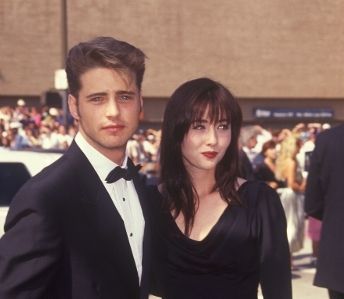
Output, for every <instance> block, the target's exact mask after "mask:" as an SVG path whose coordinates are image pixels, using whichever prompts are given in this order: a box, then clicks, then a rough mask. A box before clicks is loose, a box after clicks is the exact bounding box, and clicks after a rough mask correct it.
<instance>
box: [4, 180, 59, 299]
mask: <svg viewBox="0 0 344 299" xmlns="http://www.w3.org/2000/svg"><path fill="white" fill-rule="evenodd" d="M48 206H49V198H48V197H47V195H45V194H44V191H42V190H37V188H34V186H33V185H32V184H30V183H29V184H27V185H26V186H24V188H23V189H22V190H21V191H19V193H18V194H17V195H16V197H15V198H14V200H13V202H12V204H11V207H10V210H9V213H8V216H7V219H6V224H5V234H4V235H3V237H2V238H1V239H0V298H1V299H27V298H30V299H35V298H44V293H45V292H46V290H47V288H48V286H49V283H50V282H51V281H52V279H53V276H54V273H55V271H56V264H57V263H56V262H57V260H58V258H59V251H60V245H61V240H60V238H59V237H58V236H59V234H58V232H57V226H56V223H54V216H53V215H52V214H51V212H49V209H50V208H48Z"/></svg>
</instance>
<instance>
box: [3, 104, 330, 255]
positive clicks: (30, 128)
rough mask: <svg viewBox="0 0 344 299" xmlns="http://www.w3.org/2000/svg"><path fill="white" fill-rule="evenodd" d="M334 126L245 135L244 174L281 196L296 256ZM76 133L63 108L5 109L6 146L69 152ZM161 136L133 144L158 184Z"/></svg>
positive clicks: (315, 227) (251, 129)
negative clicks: (317, 148) (321, 142)
mask: <svg viewBox="0 0 344 299" xmlns="http://www.w3.org/2000/svg"><path fill="white" fill-rule="evenodd" d="M329 127H330V125H329V124H320V123H310V124H303V123H300V124H298V125H296V126H295V127H294V128H292V129H281V130H268V129H265V128H263V127H261V126H259V125H250V126H244V127H243V128H242V131H241V153H242V155H241V158H242V166H243V176H244V177H245V178H247V179H258V180H262V181H265V182H266V183H267V184H268V185H270V187H272V188H274V189H276V191H277V193H278V194H279V195H280V198H281V202H282V205H283V207H284V210H285V214H286V217H287V222H288V240H289V246H290V250H291V253H293V252H296V251H298V250H300V249H301V248H302V247H303V238H304V232H305V229H306V228H305V215H304V210H303V205H304V191H305V184H306V177H307V170H308V167H309V159H310V155H311V152H312V150H313V148H314V143H315V138H316V135H317V134H318V133H320V132H321V131H323V130H326V129H327V128H329ZM76 131H77V124H76V123H75V122H73V120H72V119H68V118H67V119H66V118H65V117H64V116H63V111H62V109H57V108H49V107H46V106H43V107H41V108H37V107H28V106H26V105H25V102H24V101H23V100H18V102H17V105H16V106H15V107H8V106H6V107H0V136H1V138H0V147H7V148H10V149H13V150H23V149H39V150H61V151H63V150H65V149H67V148H68V147H69V146H70V144H71V142H72V141H73V138H74V136H75V133H76ZM160 134H161V131H160V130H154V129H147V130H142V129H141V130H139V131H138V132H137V133H136V134H134V136H133V137H132V138H131V139H130V140H129V142H128V145H127V154H128V156H129V157H131V158H132V160H133V161H134V163H136V164H141V165H142V166H143V168H142V172H144V173H145V174H146V175H147V177H148V178H151V179H153V180H152V181H153V182H154V181H155V179H156V177H157V175H158V172H159V169H158V166H157V165H158V163H157V161H158V159H159V144H160ZM245 164H246V165H245ZM247 164H249V165H247ZM308 222H309V225H308V227H307V230H308V234H309V237H310V238H311V240H312V242H313V255H314V261H315V259H316V255H317V247H318V242H319V239H320V230H321V223H320V222H319V221H318V220H316V219H313V218H310V219H309V221H308Z"/></svg>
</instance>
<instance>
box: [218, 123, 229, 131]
mask: <svg viewBox="0 0 344 299" xmlns="http://www.w3.org/2000/svg"><path fill="white" fill-rule="evenodd" d="M218 128H219V129H221V130H228V129H229V125H228V124H219V126H218Z"/></svg>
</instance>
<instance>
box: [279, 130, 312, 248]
mask: <svg viewBox="0 0 344 299" xmlns="http://www.w3.org/2000/svg"><path fill="white" fill-rule="evenodd" d="M300 146H301V142H300V140H299V139H297V138H296V137H295V136H293V135H290V136H288V137H286V138H285V139H284V140H283V141H282V142H281V144H280V150H279V152H278V156H277V159H276V168H275V170H276V171H275V175H276V178H277V179H278V180H279V181H282V182H284V184H285V186H286V187H285V188H279V189H278V193H279V194H280V198H281V202H282V205H283V208H284V212H285V215H286V217H287V234H288V241H289V248H290V252H291V253H294V252H297V251H299V250H300V249H302V248H303V241H304V225H305V215H304V209H303V204H304V191H305V185H306V182H305V180H304V178H303V176H302V171H301V169H300V167H299V164H298V161H297V159H296V156H297V154H298V152H299V150H300Z"/></svg>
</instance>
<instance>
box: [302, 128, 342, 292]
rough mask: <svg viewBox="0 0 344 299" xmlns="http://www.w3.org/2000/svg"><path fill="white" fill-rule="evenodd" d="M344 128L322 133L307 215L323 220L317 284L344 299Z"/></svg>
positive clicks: (312, 169) (315, 155) (311, 174)
mask: <svg viewBox="0 0 344 299" xmlns="http://www.w3.org/2000/svg"><path fill="white" fill-rule="evenodd" d="M343 175H344V125H340V126H337V127H335V128H333V129H330V130H327V131H325V132H322V133H320V134H319V135H318V136H317V138H316V143H315V149H314V151H313V153H312V156H311V163H310V169H309V174H308V178H307V186H306V194H305V211H306V213H307V214H308V215H310V216H312V217H314V218H317V219H320V220H322V223H323V224H322V234H321V240H320V247H319V254H318V261H317V272H316V275H315V278H314V284H315V285H316V286H319V287H323V288H327V289H328V291H329V296H330V298H331V299H344V231H343V226H344V217H343V215H344V180H343Z"/></svg>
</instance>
